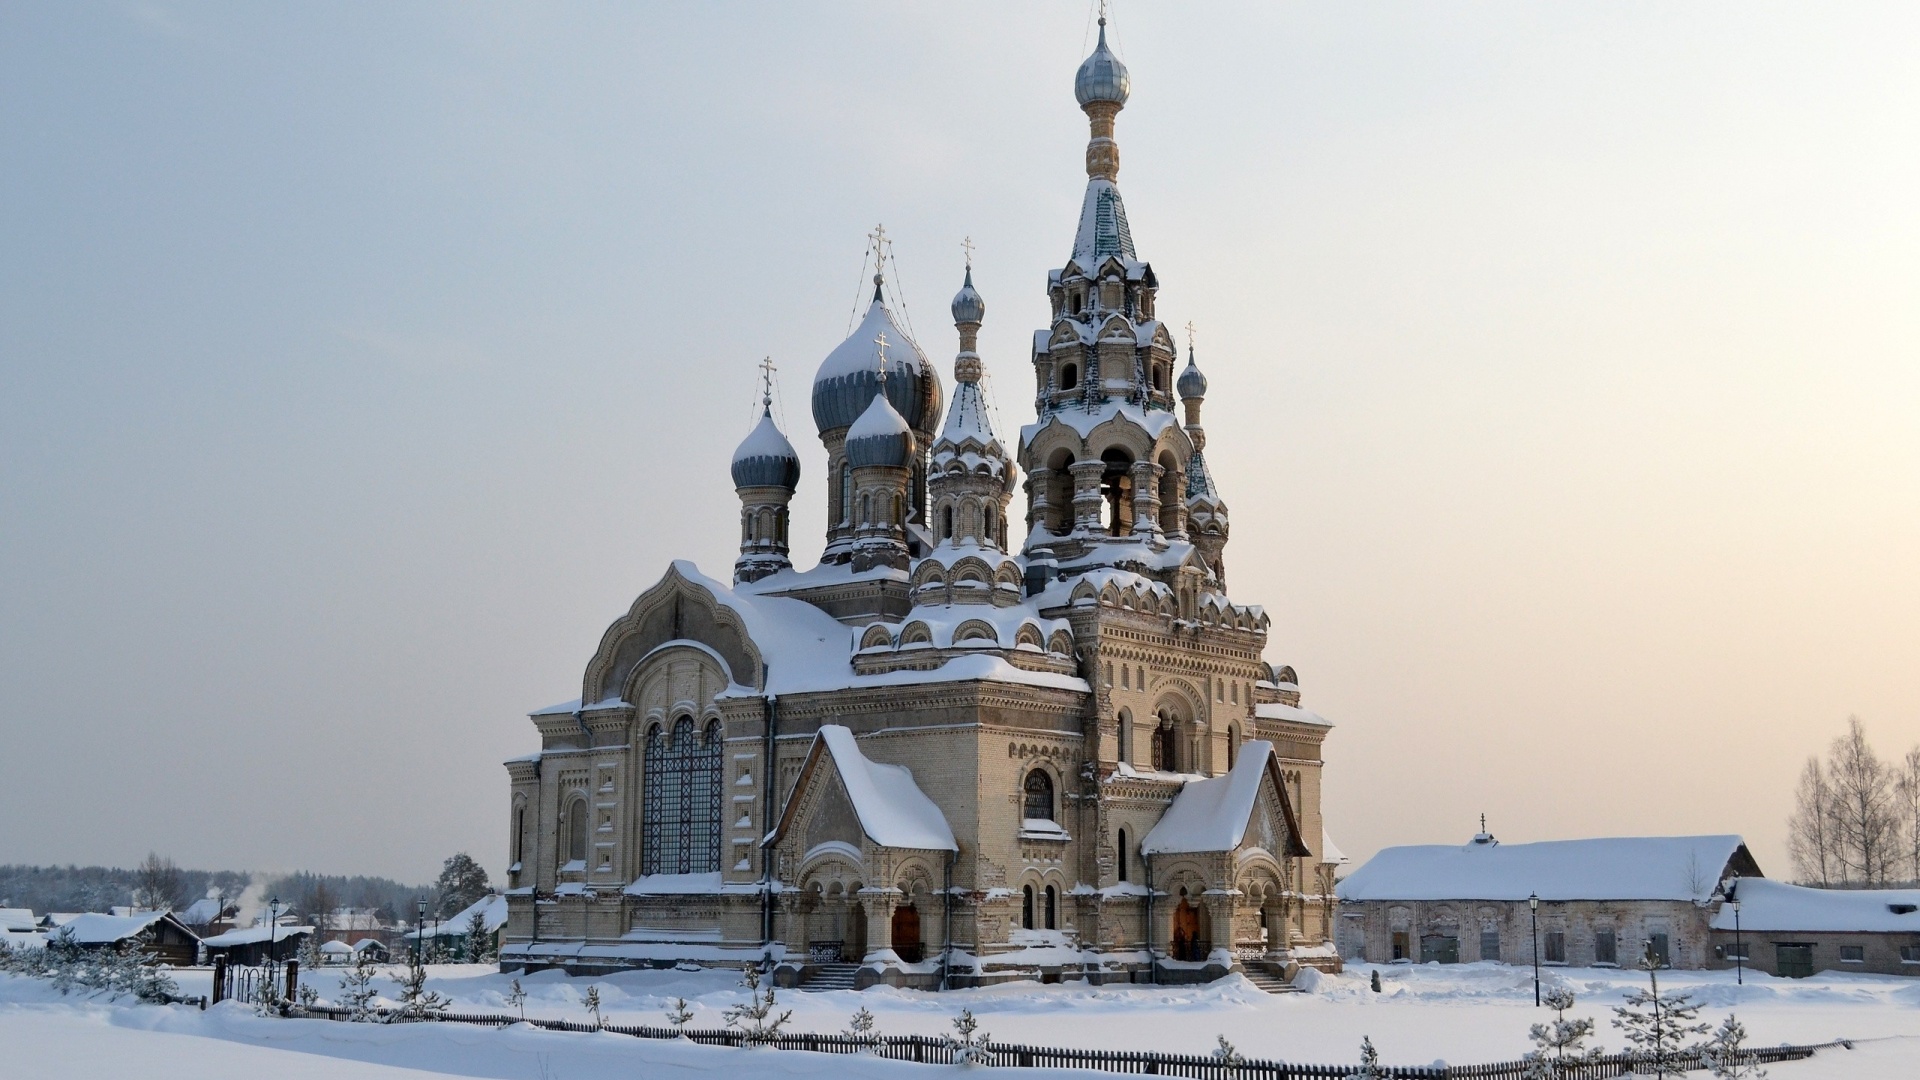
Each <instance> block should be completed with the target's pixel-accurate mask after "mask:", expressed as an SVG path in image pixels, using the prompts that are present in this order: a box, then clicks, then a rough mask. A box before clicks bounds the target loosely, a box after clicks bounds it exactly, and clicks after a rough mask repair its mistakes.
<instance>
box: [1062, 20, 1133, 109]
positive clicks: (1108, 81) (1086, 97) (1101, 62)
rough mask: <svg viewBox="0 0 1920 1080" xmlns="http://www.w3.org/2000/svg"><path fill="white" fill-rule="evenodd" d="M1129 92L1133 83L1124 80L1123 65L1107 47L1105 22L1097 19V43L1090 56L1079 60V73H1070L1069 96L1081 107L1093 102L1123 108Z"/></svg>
mask: <svg viewBox="0 0 1920 1080" xmlns="http://www.w3.org/2000/svg"><path fill="white" fill-rule="evenodd" d="M1132 89H1133V80H1132V79H1130V78H1128V77H1127V65H1125V64H1123V63H1121V62H1120V58H1119V57H1117V56H1115V55H1113V51H1112V50H1110V49H1108V48H1107V20H1105V19H1101V20H1100V44H1098V45H1096V46H1094V50H1093V55H1092V56H1089V57H1087V58H1086V59H1085V60H1083V61H1081V62H1080V70H1079V71H1078V72H1076V73H1074V76H1073V96H1074V97H1075V98H1078V99H1079V101H1080V104H1081V105H1091V104H1093V103H1094V102H1096V101H1111V102H1113V103H1114V104H1115V105H1125V104H1126V103H1127V94H1128V92H1129V91H1131V90H1132Z"/></svg>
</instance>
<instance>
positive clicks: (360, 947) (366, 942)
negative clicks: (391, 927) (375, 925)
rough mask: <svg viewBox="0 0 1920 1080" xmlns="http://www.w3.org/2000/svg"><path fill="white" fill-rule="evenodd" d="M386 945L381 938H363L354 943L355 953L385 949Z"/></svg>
mask: <svg viewBox="0 0 1920 1080" xmlns="http://www.w3.org/2000/svg"><path fill="white" fill-rule="evenodd" d="M386 947H387V946H386V943H385V942H383V941H381V940H380V939H379V938H361V939H360V940H359V941H356V942H354V943H353V951H354V952H366V951H367V950H369V949H385V948H386Z"/></svg>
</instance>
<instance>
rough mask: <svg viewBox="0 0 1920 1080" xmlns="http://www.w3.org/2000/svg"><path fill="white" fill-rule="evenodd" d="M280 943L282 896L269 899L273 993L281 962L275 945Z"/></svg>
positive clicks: (269, 975) (269, 969)
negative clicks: (278, 960) (278, 959)
mask: <svg viewBox="0 0 1920 1080" xmlns="http://www.w3.org/2000/svg"><path fill="white" fill-rule="evenodd" d="M279 944H280V898H279V897H277V896H276V897H273V898H272V899H270V900H268V901H267V993H268V994H269V995H271V994H272V993H273V986H274V980H275V979H276V978H277V977H278V976H279V974H280V969H279V964H278V963H276V960H277V958H276V957H275V956H274V955H273V950H274V947H275V946H277V945H279Z"/></svg>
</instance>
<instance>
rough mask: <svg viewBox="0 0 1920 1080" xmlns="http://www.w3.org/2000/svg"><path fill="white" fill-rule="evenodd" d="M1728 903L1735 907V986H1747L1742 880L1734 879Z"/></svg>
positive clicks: (1728, 892)
mask: <svg viewBox="0 0 1920 1080" xmlns="http://www.w3.org/2000/svg"><path fill="white" fill-rule="evenodd" d="M1727 902H1728V903H1730V904H1732V905H1733V981H1734V984H1735V985H1738V986H1745V985H1746V984H1747V943H1746V941H1745V940H1743V939H1742V938H1741V937H1740V879H1739V878H1738V877H1736V878H1734V879H1733V884H1732V885H1731V886H1730V887H1729V888H1728V889H1727Z"/></svg>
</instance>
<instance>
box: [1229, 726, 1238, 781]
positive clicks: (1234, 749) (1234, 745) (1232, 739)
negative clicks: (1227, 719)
mask: <svg viewBox="0 0 1920 1080" xmlns="http://www.w3.org/2000/svg"><path fill="white" fill-rule="evenodd" d="M1239 754H1240V725H1239V724H1228V725H1227V771H1229V772H1231V771H1233V763H1234V760H1235V759H1236V758H1237V757H1238V756H1239Z"/></svg>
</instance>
